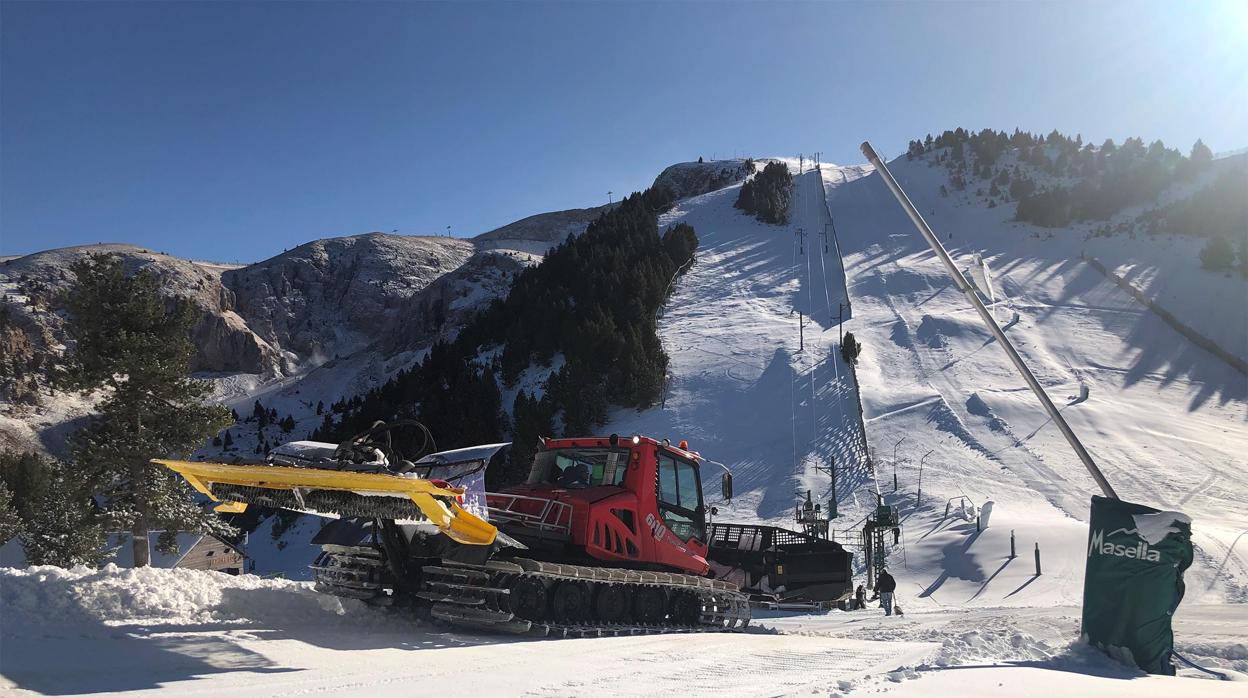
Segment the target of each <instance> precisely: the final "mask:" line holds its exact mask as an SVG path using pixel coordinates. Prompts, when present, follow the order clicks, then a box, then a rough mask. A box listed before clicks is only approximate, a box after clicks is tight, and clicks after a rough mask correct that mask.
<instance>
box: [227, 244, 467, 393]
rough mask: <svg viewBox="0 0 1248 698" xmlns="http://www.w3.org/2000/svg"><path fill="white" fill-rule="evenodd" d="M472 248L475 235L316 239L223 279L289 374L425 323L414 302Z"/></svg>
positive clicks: (459, 263)
mask: <svg viewBox="0 0 1248 698" xmlns="http://www.w3.org/2000/svg"><path fill="white" fill-rule="evenodd" d="M474 251H475V246H474V245H473V243H472V241H470V240H461V239H455V238H425V237H403V236H398V235H383V234H381V233H369V234H367V235H355V236H351V237H343V238H331V239H327V240H317V241H315V242H310V243H307V244H306V245H301V246H299V247H297V248H295V249H293V250H290V251H289V252H284V253H282V254H280V255H278V256H276V257H273V258H272V259H268V260H265V261H263V262H259V263H256V264H252V265H249V266H246V267H242V268H239V269H233V270H229V271H226V272H224V273H223V274H222V275H221V278H222V283H223V285H224V287H225V288H226V289H227V290H228V291H229V292H230V293H231V294H232V295H233V298H234V307H235V309H236V311H237V313H238V314H239V315H240V316H241V317H242V318H243V319H244V320H245V321H246V323H247V326H248V327H249V328H250V330H251V331H252V332H254V333H255V334H256V335H257V336H258V337H260V338H261V339H262V340H263V341H265V342H267V343H268V344H270V345H272V346H274V347H279V348H280V349H281V351H282V355H283V359H284V364H283V370H285V371H286V372H291V371H294V370H297V367H298V366H299V365H300V364H301V363H302V362H305V361H310V362H313V363H319V362H322V361H324V360H327V359H331V358H334V357H336V356H346V355H349V354H352V353H354V352H356V351H360V350H361V349H364V348H366V347H368V346H370V345H371V344H373V343H374V342H377V341H378V340H382V339H387V338H390V337H392V336H394V335H395V334H396V332H397V331H398V328H400V327H402V326H404V325H406V324H408V323H417V324H420V323H423V322H425V321H426V320H427V319H426V318H423V317H413V316H412V314H411V312H410V310H411V305H410V304H409V302H408V301H409V300H410V299H412V297H413V296H416V295H418V294H420V293H421V292H422V291H424V290H425V289H426V288H428V287H429V285H430V284H432V283H433V282H434V281H436V280H437V279H439V278H441V277H442V276H445V275H446V274H448V273H451V272H453V271H455V270H456V269H458V268H460V267H461V266H463V265H464V263H465V262H466V261H468V259H469V257H471V256H472V255H473V253H474ZM418 309H419V308H418Z"/></svg>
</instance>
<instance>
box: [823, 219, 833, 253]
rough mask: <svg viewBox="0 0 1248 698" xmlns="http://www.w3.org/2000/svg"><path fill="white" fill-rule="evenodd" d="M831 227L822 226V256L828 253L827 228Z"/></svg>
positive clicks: (827, 225)
mask: <svg viewBox="0 0 1248 698" xmlns="http://www.w3.org/2000/svg"><path fill="white" fill-rule="evenodd" d="M831 226H832V224H831V223H824V224H823V253H824V254H827V253H828V228H830V227H831Z"/></svg>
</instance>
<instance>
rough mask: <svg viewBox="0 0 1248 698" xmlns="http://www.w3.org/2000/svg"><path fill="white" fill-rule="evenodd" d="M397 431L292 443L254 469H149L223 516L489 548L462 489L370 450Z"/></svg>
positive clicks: (485, 525) (197, 465)
mask: <svg viewBox="0 0 1248 698" xmlns="http://www.w3.org/2000/svg"><path fill="white" fill-rule="evenodd" d="M396 426H399V425H398V424H394V425H380V426H378V427H374V428H373V429H370V430H369V431H367V432H365V433H364V434H361V435H360V436H357V437H356V438H354V439H352V440H350V441H348V442H346V443H344V444H342V445H340V446H337V447H335V446H333V445H331V444H323V443H318V442H314V441H295V442H292V443H288V444H285V445H283V446H279V447H278V448H276V449H274V450H273V451H272V453H271V454H270V455H269V459H268V462H267V463H261V464H226V463H207V462H201V461H174V460H156V461H154V462H156V463H160V464H161V465H163V466H165V467H167V468H169V469H170V470H173V471H175V472H177V473H178V474H179V475H181V476H182V477H183V478H185V479H186V481H187V482H188V483H190V485H191V486H192V487H194V488H195V489H196V490H197V491H199V492H200V493H202V494H204V495H206V496H207V497H208V498H209V499H211V500H213V501H218V502H222V504H220V505H219V506H218V507H217V511H219V512H222V513H240V512H242V511H244V510H245V509H246V507H247V505H248V504H256V505H259V506H266V507H273V508H281V509H290V510H293V511H300V512H304V513H308V514H315V515H318V516H325V517H330V518H365V519H386V520H394V521H402V522H411V523H417V522H428V523H430V524H432V525H433V526H435V527H436V528H437V529H438V530H439V531H441V532H442V533H444V534H445V535H446V536H447V537H449V538H451V539H452V540H454V541H455V542H457V543H460V544H463V545H490V544H491V543H493V542H494V540H495V537H496V535H497V533H498V529H496V528H495V527H494V526H492V525H490V523H489V522H488V521H485V520H483V519H481V518H480V517H478V516H477V515H475V514H473V513H472V512H469V511H467V510H465V509H464V508H463V507H462V506H461V503H462V502H463V498H464V495H465V488H464V487H455V486H453V485H452V484H451V483H449V482H448V481H446V480H441V479H427V478H424V477H421V473H420V472H418V470H419V469H418V468H417V466H416V464H414V463H412V462H411V461H406V460H399V461H398V462H397V463H396V465H394V466H392V465H391V464H390V460H389V458H388V457H387V455H386V454H385V453H383V452H382V451H381V449H380V448H377V447H375V446H371V445H369V444H370V441H371V440H372V439H374V438H375V437H377V435H378V434H385V435H386V436H387V437H388V435H389V430H390V429H393V428H394V427H396Z"/></svg>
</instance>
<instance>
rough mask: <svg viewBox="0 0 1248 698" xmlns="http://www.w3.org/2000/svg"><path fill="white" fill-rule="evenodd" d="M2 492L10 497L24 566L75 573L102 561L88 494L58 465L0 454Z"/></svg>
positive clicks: (22, 455)
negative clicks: (67, 569)
mask: <svg viewBox="0 0 1248 698" xmlns="http://www.w3.org/2000/svg"><path fill="white" fill-rule="evenodd" d="M0 486H3V488H4V489H5V490H6V491H7V492H8V493H9V495H10V497H11V508H12V511H13V513H14V514H15V515H16V518H17V520H18V527H19V529H20V536H21V541H22V548H23V550H24V551H25V553H26V561H27V562H28V563H30V564H32V565H57V566H60V567H73V566H74V565H89V564H95V563H97V562H98V561H99V560H100V558H101V557H102V556H103V554H104V531H103V528H102V527H101V525H100V522H99V519H98V517H97V516H96V512H95V507H94V505H93V503H92V501H91V496H90V490H89V488H88V487H86V486H85V483H84V482H83V481H82V479H81V478H80V477H78V475H77V473H72V474H68V475H67V473H66V467H65V465H64V464H62V463H61V462H60V461H56V460H51V459H47V458H44V457H42V456H40V455H38V454H35V453H13V452H8V451H6V452H3V453H0Z"/></svg>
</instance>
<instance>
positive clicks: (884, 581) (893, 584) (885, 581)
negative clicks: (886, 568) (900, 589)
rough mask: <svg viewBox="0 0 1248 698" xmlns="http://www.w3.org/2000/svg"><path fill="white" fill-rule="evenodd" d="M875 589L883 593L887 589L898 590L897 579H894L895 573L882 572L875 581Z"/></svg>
mask: <svg viewBox="0 0 1248 698" xmlns="http://www.w3.org/2000/svg"><path fill="white" fill-rule="evenodd" d="M875 590H876V592H878V593H881V594H883V593H884V592H886V591H889V592H891V591H897V580H896V579H893V575H891V574H889V573H887V572H881V573H880V578H879V579H877V580H876V582H875Z"/></svg>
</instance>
